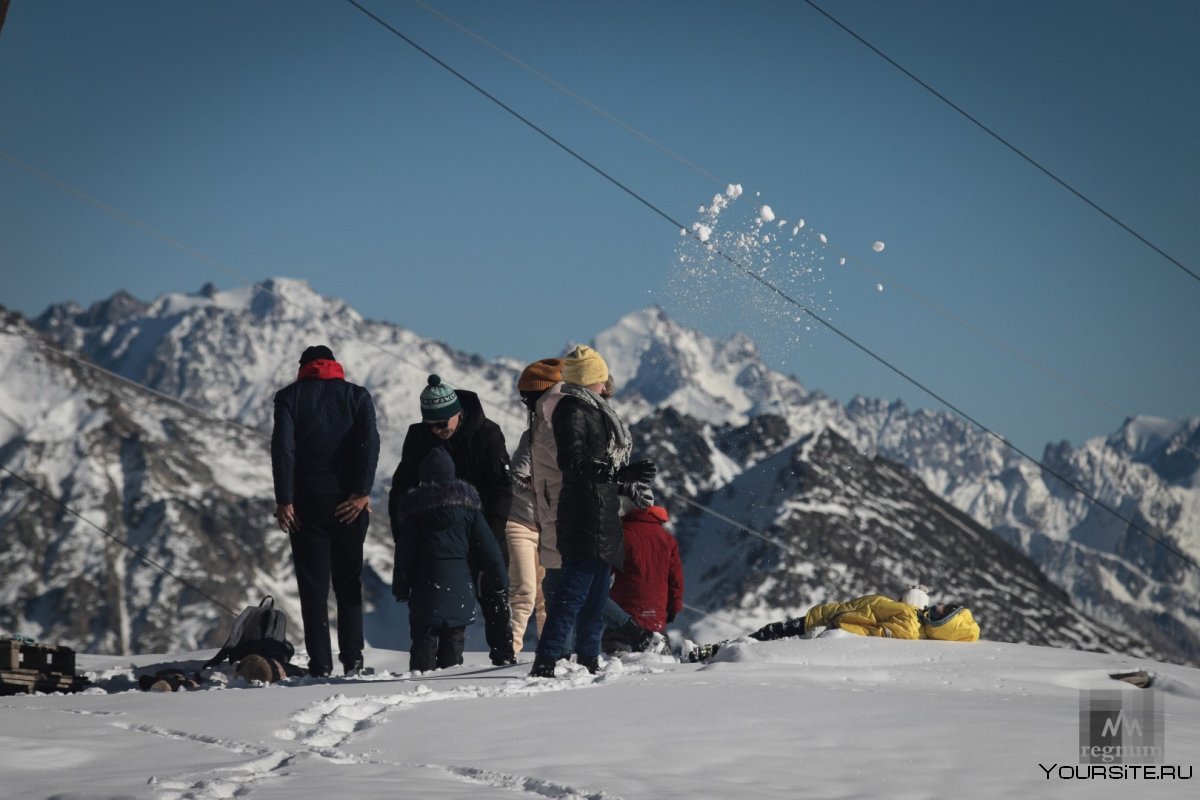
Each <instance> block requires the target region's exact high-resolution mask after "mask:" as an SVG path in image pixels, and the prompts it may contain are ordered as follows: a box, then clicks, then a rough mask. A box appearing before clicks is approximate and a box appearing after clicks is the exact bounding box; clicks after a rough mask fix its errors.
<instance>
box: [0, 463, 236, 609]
mask: <svg viewBox="0 0 1200 800" xmlns="http://www.w3.org/2000/svg"><path fill="white" fill-rule="evenodd" d="M0 470H4V471H5V472H6V473H8V474H9V475H10V476H12V478H13V479H14V480H16V481H17V482H19V483H21V484H23V485H24V486H26V487H27V488H28V489H30V490H31V491H33V492H35V493H37V494H39V495H41V496H42V497H44V498H46V499H47V500H49V501H50V502H52V503H54V504H55V505H57V506H58V507H59V508H61V509H62V510H63V511H65V512H67V513H68V514H70V515H71V516H72V517H75V518H76V519H78V520H79V521H80V522H83V523H85V524H87V525H89V526H91V527H93V528H95V529H96V530H97V531H99V532H100V533H102V534H103V535H104V536H106V537H108V538H109V539H112V540H113V541H114V542H116V543H117V544H119V545H121V547H124V548H125V549H126V550H128V551H129V552H131V553H133V554H134V555H135V556H137V557H138V558H139V559H140V560H142V561H144V562H145V563H147V564H149V565H150V566H151V567H154V568H155V569H157V570H158V571H159V572H161V573H163V574H164V575H168V576H170V577H172V578H174V579H175V580H177V581H178V582H179V583H181V584H183V585H184V586H186V587H187V588H189V589H191V590H192V591H193V592H195V593H196V594H198V595H200V596H201V597H203V598H204V599H206V600H208V601H209V602H211V603H212V604H213V605H215V606H217V607H218V608H220V609H222V610H224V611H226V612H227V613H229V614H230V615H231V616H237V612H236V611H234V610H233V609H232V608H230V607H229V606H227V605H225V604H224V603H222V602H221V601H220V600H218V599H217V598H215V597H213V596H212V595H211V594H209V593H208V592H206V591H204V590H203V589H201V588H200V587H199V586H197V585H196V584H194V583H192V582H191V581H189V580H188V579H187V578H185V577H183V576H182V575H179V574H177V573H175V572H173V571H172V570H171V569H170V568H168V567H166V566H165V565H163V564H160V563H159V562H158V561H155V560H154V559H153V558H151V557H150V556H148V555H146V554H145V553H143V552H142V551H141V550H138V549H137V548H135V547H134V546H133V545H131V544H130V543H129V542H127V541H125V540H124V539H122V538H121V537H120V536H117V535H116V534H114V533H113V532H112V531H109V530H108V529H106V528H104V527H102V526H100V525H97V524H96V523H95V522H92V521H91V520H90V519H88V518H87V517H85V516H83V515H82V514H80V513H79V512H78V511H76V510H74V509H73V508H71V507H70V506H69V505H67V504H66V503H64V502H63V501H62V500H59V499H58V498H57V497H55V496H54V495H52V494H50V493H49V492H47V491H46V490H45V489H42V488H41V487H40V486H38V485H37V484H35V483H33V481H30V480H28V479H27V478H25V477H24V476H22V475H20V474H18V473H16V472H14V471H13V470H11V469H9V468H8V467H6V466H5V465H4V464H0Z"/></svg>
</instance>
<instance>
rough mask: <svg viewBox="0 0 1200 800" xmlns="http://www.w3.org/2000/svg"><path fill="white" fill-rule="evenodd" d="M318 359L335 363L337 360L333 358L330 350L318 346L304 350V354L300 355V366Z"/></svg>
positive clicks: (320, 345) (323, 346)
mask: <svg viewBox="0 0 1200 800" xmlns="http://www.w3.org/2000/svg"><path fill="white" fill-rule="evenodd" d="M319 359H325V360H326V361H337V359H336V358H334V357H333V351H332V350H330V349H329V348H328V347H326V346H325V345H323V344H318V345H314V346H312V347H308V348H305V350H304V352H303V353H301V354H300V366H304V365H305V364H307V363H308V362H310V361H317V360H319Z"/></svg>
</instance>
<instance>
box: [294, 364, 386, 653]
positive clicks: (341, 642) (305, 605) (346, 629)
mask: <svg viewBox="0 0 1200 800" xmlns="http://www.w3.org/2000/svg"><path fill="white" fill-rule="evenodd" d="M378 461H379V432H378V431H377V430H376V428H375V406H374V405H373V404H372V402H371V395H370V393H369V392H368V391H367V390H366V389H364V388H363V387H361V386H358V385H356V384H353V383H349V382H347V381H346V380H345V373H344V371H343V370H342V365H341V364H339V363H338V362H337V361H336V360H335V359H334V357H333V352H332V351H331V350H330V349H329V348H328V347H326V346H324V345H318V346H316V347H309V348H307V349H306V350H305V351H304V353H303V355H301V356H300V373H299V375H298V376H297V378H296V382H295V383H293V384H291V385H289V386H286V387H284V388H283V389H280V390H279V391H278V392H277V393H276V394H275V429H274V432H273V433H272V435H271V470H272V473H273V475H274V478H275V503H276V506H275V518H276V519H277V520H278V521H279V527H280V528H281V529H282V530H283V531H284V532H285V533H287V534H288V536H289V537H290V539H291V545H292V563H293V564H294V565H295V568H296V582H297V584H298V585H299V589H300V614H301V616H302V617H303V621H304V646H305V649H307V650H308V671H309V674H311V675H317V676H321V675H328V674H329V673H330V672H332V671H333V654H332V651H331V648H330V642H329V611H328V607H327V603H328V599H329V586H330V583H331V582H332V584H333V594H334V597H335V598H336V600H337V629H338V651H339V652H338V658H339V660H340V661H341V662H342V667H343V670H344V671H345V673H346V674H348V675H349V674H355V673H357V672H359V671H360V670H361V669H362V650H363V600H362V567H363V542H364V541H365V540H366V537H367V523H368V521H369V518H370V494H371V485H372V484H373V483H374V481H375V466H376V464H377V463H378Z"/></svg>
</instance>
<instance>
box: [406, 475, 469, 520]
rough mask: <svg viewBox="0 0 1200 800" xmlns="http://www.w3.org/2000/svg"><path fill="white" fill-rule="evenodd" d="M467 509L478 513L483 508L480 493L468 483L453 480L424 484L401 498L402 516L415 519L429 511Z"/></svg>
mask: <svg viewBox="0 0 1200 800" xmlns="http://www.w3.org/2000/svg"><path fill="white" fill-rule="evenodd" d="M454 508H466V509H468V510H472V511H478V510H480V508H482V503H481V502H480V500H479V492H477V491H476V490H475V487H474V486H472V485H471V484H469V483H467V482H466V481H461V480H457V479H456V480H453V481H450V482H449V483H430V484H423V485H421V486H418V487H417V488H415V489H413V490H412V491H410V492H409V493H408V494H406V495H404V497H402V498H400V516H401V517H403V518H408V517H414V516H416V515H417V514H423V513H425V512H427V511H435V510H439V509H446V510H447V511H449V510H452V509H454Z"/></svg>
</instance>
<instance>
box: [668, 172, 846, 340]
mask: <svg viewBox="0 0 1200 800" xmlns="http://www.w3.org/2000/svg"><path fill="white" fill-rule="evenodd" d="M742 197H743V191H742V187H741V185H739V184H730V185H729V186H728V187H727V188H726V189H725V191H724V192H723V193H721V194H717V195H714V196H713V198H712V202H710V203H709V204H708V205H703V206H700V209H699V218H698V219H697V220H696V222H694V223H693V224H692V227H691V229H690V230H681V231H680V238H679V244H678V246H677V247H676V252H675V269H674V270H673V271H672V273H671V276H670V278H669V279H668V281H667V287H666V288H667V292H668V293H669V294H670V296H671V297H672V298H673V299H674V300H675V301H676V302H677V303H678V304H679V305H680V306H681V307H682V308H683V309H684V310H685V312H686V313H687V314H688V315H689V316H692V317H695V318H698V319H697V322H698V324H700V326H701V327H708V326H709V324H712V325H714V326H715V327H718V328H721V327H733V328H735V329H737V330H740V331H743V332H745V333H746V334H748V335H750V336H751V337H752V338H754V339H757V340H759V341H765V340H767V339H770V340H773V341H776V342H780V341H782V342H783V343H784V344H785V345H786V346H787V349H791V348H793V347H795V346H798V345H802V344H808V345H811V344H812V341H813V337H814V336H815V334H816V333H817V331H818V330H821V329H822V328H821V325H820V323H818V322H816V320H814V319H813V318H812V317H810V316H809V315H808V314H805V313H804V311H803V310H801V309H800V308H797V307H796V305H794V304H792V303H789V302H788V301H787V300H785V299H783V298H782V297H780V296H779V295H778V294H776V293H775V292H772V291H770V290H768V289H767V288H766V287H764V286H763V285H762V284H761V283H759V282H757V281H755V280H752V279H750V278H749V276H748V275H747V274H746V272H751V273H753V274H755V275H758V276H760V277H761V278H762V279H763V280H765V281H767V282H769V283H770V284H771V285H772V286H775V287H776V288H778V289H779V290H780V291H781V292H783V293H784V294H786V295H787V296H788V297H790V298H792V299H793V300H795V301H796V302H797V303H799V304H800V305H801V306H803V307H804V308H807V309H809V310H811V311H813V312H814V313H817V314H820V315H821V316H822V317H825V318H828V315H829V314H830V312H831V311H835V310H836V308H835V307H834V305H833V300H832V294H831V291H830V290H829V288H828V287H827V286H826V285H825V278H826V273H825V266H826V249H827V248H826V244H827V243H828V240H827V239H826V237H825V235H824V234H822V233H816V232H813V231H811V230H809V229H808V227H807V226H806V225H805V222H804V220H803V219H795V220H787V219H782V218H780V217H779V216H778V215H777V214H776V212H775V210H774V209H772V208H771V206H769V205H766V204H761V203H757V202H753V203H752V202H748V201H746V200H742ZM726 257H728V258H726ZM729 259H732V260H733V261H735V262H737V264H738V265H740V268H739V267H738V266H735V265H733V264H730V263H729Z"/></svg>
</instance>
